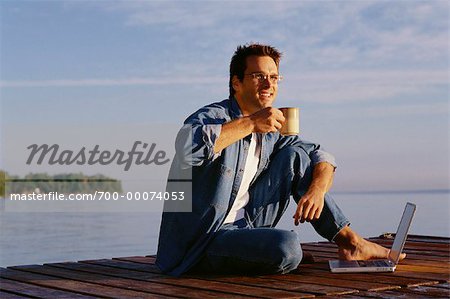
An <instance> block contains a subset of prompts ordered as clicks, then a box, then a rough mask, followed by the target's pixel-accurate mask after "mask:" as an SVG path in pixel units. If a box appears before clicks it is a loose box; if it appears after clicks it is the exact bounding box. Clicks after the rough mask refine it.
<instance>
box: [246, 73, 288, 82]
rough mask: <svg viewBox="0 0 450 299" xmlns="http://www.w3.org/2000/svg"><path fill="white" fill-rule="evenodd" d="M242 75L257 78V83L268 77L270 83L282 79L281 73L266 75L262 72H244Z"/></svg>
mask: <svg viewBox="0 0 450 299" xmlns="http://www.w3.org/2000/svg"><path fill="white" fill-rule="evenodd" d="M244 76H251V77H252V78H253V80H258V83H262V82H264V81H266V80H267V79H269V81H270V83H272V84H278V82H280V81H281V80H283V76H281V75H266V74H264V73H251V74H244Z"/></svg>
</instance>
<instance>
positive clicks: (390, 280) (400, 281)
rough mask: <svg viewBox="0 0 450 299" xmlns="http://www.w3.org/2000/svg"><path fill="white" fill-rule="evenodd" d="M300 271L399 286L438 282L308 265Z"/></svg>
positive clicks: (319, 275) (309, 274)
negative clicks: (348, 271)
mask: <svg viewBox="0 0 450 299" xmlns="http://www.w3.org/2000/svg"><path fill="white" fill-rule="evenodd" d="M299 272H300V273H303V274H305V275H308V276H312V277H314V278H316V279H317V278H339V279H346V280H351V281H354V282H355V283H357V282H377V283H384V284H388V285H396V286H401V287H410V286H419V285H433V284H436V283H438V282H439V281H438V280H430V279H427V278H424V277H421V278H409V277H398V276H392V275H381V274H380V275H377V276H376V278H374V277H373V275H370V273H339V274H337V273H331V272H330V271H329V270H328V269H326V270H324V269H314V268H310V267H305V266H300V271H299Z"/></svg>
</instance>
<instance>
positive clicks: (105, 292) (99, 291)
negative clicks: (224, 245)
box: [0, 268, 167, 299]
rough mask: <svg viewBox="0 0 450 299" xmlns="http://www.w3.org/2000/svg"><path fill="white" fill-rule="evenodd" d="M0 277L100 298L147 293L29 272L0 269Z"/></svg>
mask: <svg viewBox="0 0 450 299" xmlns="http://www.w3.org/2000/svg"><path fill="white" fill-rule="evenodd" d="M0 277H3V278H7V279H11V280H16V281H21V282H25V283H30V284H34V285H38V286H42V287H48V288H53V289H59V290H64V291H72V292H75V293H80V294H85V295H92V296H96V297H101V298H145V297H149V294H148V293H142V292H136V291H130V290H123V289H119V288H113V287H109V286H103V285H98V284H94V283H90V282H82V281H76V280H72V279H63V278H61V277H54V276H50V275H42V274H36V273H31V272H25V271H19V270H13V269H11V268H8V269H0ZM152 298H160V299H163V298H167V296H158V295H154V296H153V295H152Z"/></svg>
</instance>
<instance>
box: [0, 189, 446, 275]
mask: <svg viewBox="0 0 450 299" xmlns="http://www.w3.org/2000/svg"><path fill="white" fill-rule="evenodd" d="M449 196H450V195H449V193H448V192H436V193H391V194H388V193H379V194H362V193H361V194H344V193H340V194H334V198H335V200H336V201H337V203H338V204H339V206H340V207H341V208H342V210H343V211H344V213H345V214H346V215H347V217H348V218H349V219H350V220H351V222H352V224H351V226H352V227H353V229H354V230H356V231H357V232H359V233H360V234H361V235H362V236H364V237H371V236H378V235H380V234H382V233H384V232H395V230H396V228H397V224H398V222H399V220H400V217H401V214H402V211H403V207H404V205H405V203H406V202H407V201H410V202H413V203H416V204H417V212H416V215H415V218H414V220H413V224H412V226H411V230H410V233H411V234H422V235H432V236H444V237H450V222H449V215H450V198H449ZM294 211H295V205H294V204H293V202H291V205H290V206H289V208H288V210H287V212H286V214H285V216H284V217H283V219H282V220H281V221H280V223H279V225H278V227H279V228H283V229H289V230H290V229H294V230H296V231H298V233H299V236H300V239H301V241H302V242H311V241H319V240H323V239H322V238H321V237H320V236H318V235H317V234H316V233H315V232H314V230H313V229H312V228H311V225H309V224H307V223H304V224H301V225H300V226H298V227H295V226H294V224H293V220H292V215H293V214H294ZM160 220H161V215H160V213H154V212H148V213H137V212H128V213H117V212H116V213H93V212H91V213H87V212H85V213H82V212H77V213H62V212H61V213H42V212H40V213H30V212H27V213H16V212H14V213H13V212H4V211H1V212H0V237H1V238H0V266H2V267H5V266H12V265H25V264H42V263H50V262H61V261H77V260H83V259H100V258H112V257H119V256H132V255H148V254H154V253H156V246H157V239H158V232H159V225H160Z"/></svg>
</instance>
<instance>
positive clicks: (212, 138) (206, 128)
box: [202, 124, 222, 160]
mask: <svg viewBox="0 0 450 299" xmlns="http://www.w3.org/2000/svg"><path fill="white" fill-rule="evenodd" d="M221 131H222V125H220V124H217V125H216V124H214V125H203V126H202V136H203V142H204V143H205V151H206V152H205V156H206V157H207V159H209V160H215V159H216V158H217V157H219V156H220V154H221V152H220V153H214V145H215V144H216V140H217V138H219V135H220V132H221Z"/></svg>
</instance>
